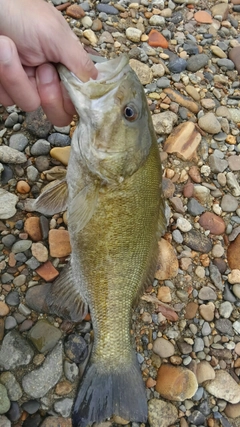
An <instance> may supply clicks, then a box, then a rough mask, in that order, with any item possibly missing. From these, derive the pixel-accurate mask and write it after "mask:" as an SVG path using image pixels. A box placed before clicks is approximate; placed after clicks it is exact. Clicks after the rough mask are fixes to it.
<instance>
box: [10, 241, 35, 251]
mask: <svg viewBox="0 0 240 427" xmlns="http://www.w3.org/2000/svg"><path fill="white" fill-rule="evenodd" d="M31 246H32V241H31V240H18V241H17V242H16V243H14V244H13V246H12V252H13V253H14V254H17V253H19V252H25V251H27V250H28V249H30V248H31Z"/></svg>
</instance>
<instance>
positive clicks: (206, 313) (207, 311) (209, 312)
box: [199, 298, 215, 322]
mask: <svg viewBox="0 0 240 427" xmlns="http://www.w3.org/2000/svg"><path fill="white" fill-rule="evenodd" d="M207 299H208V298H207ZM214 311H215V305H214V304H213V302H211V301H210V302H208V303H207V304H201V305H200V306H199V312H200V314H201V316H202V318H203V319H204V320H206V321H207V322H212V321H213V319H214Z"/></svg>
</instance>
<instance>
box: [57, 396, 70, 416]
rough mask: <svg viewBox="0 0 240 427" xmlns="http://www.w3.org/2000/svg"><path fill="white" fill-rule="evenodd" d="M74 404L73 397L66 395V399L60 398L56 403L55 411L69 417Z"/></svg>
mask: <svg viewBox="0 0 240 427" xmlns="http://www.w3.org/2000/svg"><path fill="white" fill-rule="evenodd" d="M72 406H73V399H69V398H68V397H66V398H65V399H62V400H58V401H57V402H55V403H54V409H55V411H56V412H57V413H58V414H60V415H62V416H63V417H64V418H67V417H69V416H70V415H71V409H72Z"/></svg>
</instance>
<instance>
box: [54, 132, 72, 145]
mask: <svg viewBox="0 0 240 427" xmlns="http://www.w3.org/2000/svg"><path fill="white" fill-rule="evenodd" d="M48 141H49V142H50V144H51V145H53V146H54V147H66V146H67V145H70V144H71V139H70V137H69V136H68V135H64V134H62V133H58V132H55V133H52V134H51V135H50V136H49V137H48Z"/></svg>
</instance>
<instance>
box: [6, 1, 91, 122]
mask: <svg viewBox="0 0 240 427" xmlns="http://www.w3.org/2000/svg"><path fill="white" fill-rule="evenodd" d="M59 62H60V63H62V64H64V65H65V66H66V67H67V68H69V69H70V70H71V71H72V72H73V73H74V74H76V75H77V76H78V77H79V78H80V79H81V80H83V81H87V80H89V78H90V77H92V78H96V76H97V70H96V68H95V67H94V65H93V63H92V61H91V60H90V58H89V56H88V54H87V53H86V52H85V51H84V49H83V47H82V46H81V44H80V43H79V40H78V38H77V36H76V35H75V34H74V33H73V32H72V31H71V29H70V27H69V25H68V24H67V22H66V21H65V19H64V18H63V16H62V15H61V13H60V12H59V11H58V10H56V9H55V8H54V7H53V6H52V5H50V4H49V3H46V2H45V1H44V0H18V1H17V2H16V0H7V1H6V0H0V103H1V104H3V105H5V106H7V105H13V104H17V105H18V106H19V107H20V108H22V109H23V110H24V111H34V110H35V109H37V108H38V107H39V106H40V105H41V106H42V108H43V110H44V112H45V113H46V115H47V117H48V119H49V120H50V121H51V122H52V123H53V124H54V125H56V126H65V125H67V124H69V123H70V121H71V119H72V115H73V114H74V112H75V110H74V107H73V105H72V103H71V101H70V99H69V97H68V96H67V94H66V92H65V90H64V88H63V86H62V85H61V83H60V80H59V77H58V73H57V71H56V68H55V67H54V65H53V64H54V63H59Z"/></svg>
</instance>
